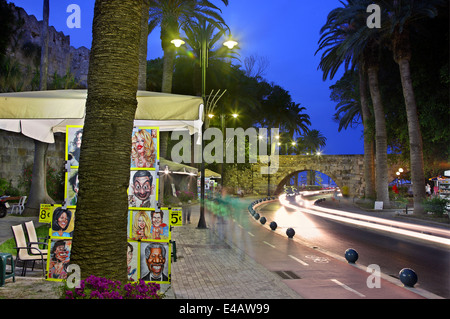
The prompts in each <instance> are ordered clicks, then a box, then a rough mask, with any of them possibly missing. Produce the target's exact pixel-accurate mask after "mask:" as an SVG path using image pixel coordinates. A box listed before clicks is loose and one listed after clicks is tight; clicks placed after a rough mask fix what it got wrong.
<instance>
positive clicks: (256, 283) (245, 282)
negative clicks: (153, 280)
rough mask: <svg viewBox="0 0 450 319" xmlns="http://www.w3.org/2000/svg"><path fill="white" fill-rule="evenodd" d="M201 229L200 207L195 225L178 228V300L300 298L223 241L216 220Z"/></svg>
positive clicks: (174, 286)
mask: <svg viewBox="0 0 450 319" xmlns="http://www.w3.org/2000/svg"><path fill="white" fill-rule="evenodd" d="M205 215H206V218H205V219H206V224H207V226H208V228H207V229H198V228H197V223H198V220H199V216H200V209H199V206H198V205H196V206H193V209H192V216H191V222H192V223H191V224H186V225H183V226H181V227H175V228H174V230H173V233H172V238H173V240H175V241H176V246H177V256H178V260H177V262H175V263H172V289H173V292H174V295H175V298H177V299H217V298H219V299H297V298H301V297H300V296H299V295H298V294H297V293H296V292H294V291H293V290H292V289H290V288H289V287H288V286H287V285H285V284H284V283H283V282H281V281H280V280H279V277H277V276H276V275H275V274H274V273H272V272H270V271H269V270H267V269H266V268H264V267H263V266H261V265H260V264H258V263H256V262H255V261H254V260H253V259H252V258H250V257H249V256H248V255H246V254H245V253H242V251H238V250H237V249H235V248H234V247H232V246H230V245H229V244H228V243H227V242H225V241H223V240H221V239H219V237H218V236H217V234H215V232H214V231H213V229H216V227H215V226H214V225H211V221H212V219H210V218H208V217H209V216H208V214H205Z"/></svg>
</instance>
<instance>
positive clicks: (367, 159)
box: [359, 68, 376, 198]
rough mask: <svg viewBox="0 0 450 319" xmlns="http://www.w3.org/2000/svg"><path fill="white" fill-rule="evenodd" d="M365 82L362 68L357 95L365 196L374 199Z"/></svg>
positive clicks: (373, 175)
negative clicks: (358, 99) (360, 121)
mask: <svg viewBox="0 0 450 319" xmlns="http://www.w3.org/2000/svg"><path fill="white" fill-rule="evenodd" d="M366 88H367V81H366V74H365V72H364V70H363V69H362V68H360V69H359V94H360V101H361V113H362V120H363V126H364V180H365V182H366V191H365V196H366V197H368V198H375V196H376V194H375V153H374V145H373V135H372V134H371V132H370V130H369V123H370V121H371V120H372V115H371V114H370V110H369V105H368V103H367V89H366Z"/></svg>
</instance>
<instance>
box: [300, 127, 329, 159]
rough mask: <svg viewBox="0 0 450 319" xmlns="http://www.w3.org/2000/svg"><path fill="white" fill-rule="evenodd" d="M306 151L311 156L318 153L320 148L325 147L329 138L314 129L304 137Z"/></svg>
mask: <svg viewBox="0 0 450 319" xmlns="http://www.w3.org/2000/svg"><path fill="white" fill-rule="evenodd" d="M302 140H303V145H304V147H305V150H307V151H308V152H310V153H311V154H314V153H317V151H318V150H320V148H323V147H325V145H326V142H327V138H326V137H325V136H323V135H322V133H321V132H320V131H319V130H316V129H313V130H310V131H308V132H307V133H306V134H304V135H303V136H302Z"/></svg>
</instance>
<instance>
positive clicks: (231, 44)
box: [223, 40, 238, 50]
mask: <svg viewBox="0 0 450 319" xmlns="http://www.w3.org/2000/svg"><path fill="white" fill-rule="evenodd" d="M237 44H238V43H237V42H236V41H234V40H228V41H225V42H224V43H223V45H224V46H226V47H227V48H228V49H230V50H231V49H233V48H234V47H235V46H236V45H237Z"/></svg>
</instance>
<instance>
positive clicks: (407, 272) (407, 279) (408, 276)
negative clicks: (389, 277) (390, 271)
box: [399, 268, 417, 287]
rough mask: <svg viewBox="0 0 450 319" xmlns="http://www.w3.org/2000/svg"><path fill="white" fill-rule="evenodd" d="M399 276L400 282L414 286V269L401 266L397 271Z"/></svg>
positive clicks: (415, 279) (415, 281)
mask: <svg viewBox="0 0 450 319" xmlns="http://www.w3.org/2000/svg"><path fill="white" fill-rule="evenodd" d="M399 278H400V281H401V282H402V284H404V285H405V286H407V287H414V285H415V284H416V283H417V275H416V273H415V271H414V270H412V269H410V268H403V269H402V270H400V272H399Z"/></svg>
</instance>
